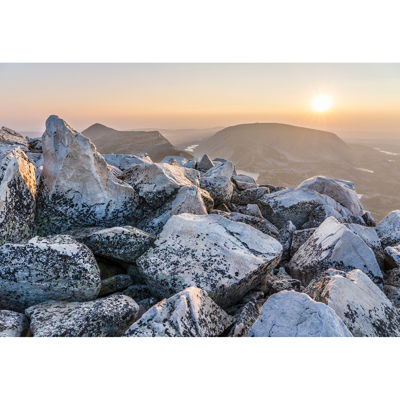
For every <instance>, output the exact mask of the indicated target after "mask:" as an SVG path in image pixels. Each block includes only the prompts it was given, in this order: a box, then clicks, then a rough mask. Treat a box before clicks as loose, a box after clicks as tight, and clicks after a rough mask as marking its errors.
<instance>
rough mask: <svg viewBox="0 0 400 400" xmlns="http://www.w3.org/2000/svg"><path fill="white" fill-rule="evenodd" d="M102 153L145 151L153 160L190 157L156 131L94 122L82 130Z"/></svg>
mask: <svg viewBox="0 0 400 400" xmlns="http://www.w3.org/2000/svg"><path fill="white" fill-rule="evenodd" d="M82 134H83V135H85V136H86V137H88V138H90V139H91V140H92V141H93V142H94V144H95V145H96V148H97V150H98V151H99V152H100V153H103V154H109V153H114V154H126V153H129V154H132V153H139V152H146V153H148V154H149V155H150V157H151V158H152V159H153V161H161V160H162V159H163V158H164V157H165V156H167V155H176V156H181V157H186V158H191V157H192V156H191V155H190V154H189V153H186V152H184V151H182V150H178V149H176V148H175V147H174V146H173V145H172V144H171V143H170V142H169V141H168V140H167V139H166V138H165V137H164V136H163V135H161V133H160V132H158V131H118V130H115V129H112V128H109V127H107V126H105V125H102V124H94V125H92V126H90V127H89V128H87V129H85V130H84V131H82Z"/></svg>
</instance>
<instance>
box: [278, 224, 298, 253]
mask: <svg viewBox="0 0 400 400" xmlns="http://www.w3.org/2000/svg"><path fill="white" fill-rule="evenodd" d="M295 230H296V227H295V226H294V224H293V223H292V221H287V222H286V223H285V225H283V226H282V228H281V229H280V230H279V236H278V240H279V242H280V243H281V245H282V249H283V251H282V260H288V259H289V258H290V246H291V244H292V236H293V232H294V231H295Z"/></svg>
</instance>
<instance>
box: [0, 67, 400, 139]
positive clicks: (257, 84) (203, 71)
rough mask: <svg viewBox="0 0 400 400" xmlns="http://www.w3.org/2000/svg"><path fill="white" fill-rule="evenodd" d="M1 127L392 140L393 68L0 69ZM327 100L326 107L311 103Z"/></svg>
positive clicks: (396, 127) (397, 75)
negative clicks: (296, 133)
mask: <svg viewBox="0 0 400 400" xmlns="http://www.w3.org/2000/svg"><path fill="white" fill-rule="evenodd" d="M0 85H1V87H2V97H1V100H0V124H1V125H4V126H8V127H10V128H12V129H15V130H17V131H22V132H37V133H42V132H43V131H44V123H45V120H46V118H47V117H48V116H49V115H50V114H58V115H60V116H61V117H62V118H64V119H65V120H67V121H69V122H70V124H71V125H72V126H73V127H74V128H75V129H77V130H79V131H82V130H84V129H85V128H87V127H88V126H90V125H92V124H93V123H102V124H104V125H106V126H109V127H112V128H115V129H120V130H129V129H206V128H207V129H210V128H212V127H227V126H231V125H237V124H241V123H252V122H277V123H287V124H292V125H299V126H305V127H309V128H314V129H322V130H328V131H331V132H335V133H337V134H338V135H339V136H341V137H346V138H351V137H352V136H355V137H357V138H359V137H362V136H365V137H371V136H374V135H385V136H393V137H396V136H397V134H398V133H399V132H400V112H399V111H400V96H399V93H400V64H295V63H293V64H0ZM320 93H328V94H329V95H330V96H331V98H332V107H331V108H330V109H329V110H327V111H326V112H321V113H320V112H316V111H315V110H313V109H312V107H311V105H310V104H311V101H312V99H313V98H315V96H317V95H319V94H320Z"/></svg>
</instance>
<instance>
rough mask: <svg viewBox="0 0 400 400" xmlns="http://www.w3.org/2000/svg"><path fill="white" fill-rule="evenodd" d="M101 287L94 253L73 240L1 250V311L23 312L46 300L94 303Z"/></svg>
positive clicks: (35, 240) (49, 240)
mask: <svg viewBox="0 0 400 400" xmlns="http://www.w3.org/2000/svg"><path fill="white" fill-rule="evenodd" d="M100 285H101V280H100V270H99V267H98V266H97V263H96V260H95V258H94V256H93V254H92V252H91V251H90V250H89V249H88V248H87V247H86V246H85V245H83V244H81V243H78V242H77V241H76V240H74V239H73V238H72V237H70V236H66V235H56V236H50V237H48V238H41V237H34V238H33V239H31V240H29V241H28V242H27V243H24V244H12V243H6V244H3V245H2V246H0V308H5V309H9V310H15V311H23V310H25V308H27V307H29V306H32V305H35V304H38V303H42V302H44V301H47V300H67V301H86V300H92V299H94V298H96V297H97V295H98V294H99V291H100Z"/></svg>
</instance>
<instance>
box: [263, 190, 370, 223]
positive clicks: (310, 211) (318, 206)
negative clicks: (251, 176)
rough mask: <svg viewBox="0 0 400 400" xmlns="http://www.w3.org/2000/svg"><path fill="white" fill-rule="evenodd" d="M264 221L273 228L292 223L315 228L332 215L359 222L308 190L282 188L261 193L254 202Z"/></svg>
mask: <svg viewBox="0 0 400 400" xmlns="http://www.w3.org/2000/svg"><path fill="white" fill-rule="evenodd" d="M258 205H259V207H260V209H261V212H262V214H263V216H264V217H265V218H267V219H268V220H269V221H271V222H272V223H273V224H274V225H275V226H276V227H277V228H279V229H280V228H282V226H283V225H284V224H285V222H287V221H292V222H293V224H294V225H296V226H297V228H299V229H301V228H316V227H317V226H319V225H320V224H321V223H322V222H323V221H324V220H325V219H326V218H327V217H330V216H333V217H335V218H336V219H338V220H339V221H340V222H354V221H355V219H357V220H359V221H358V222H361V223H362V218H361V217H358V216H355V215H354V214H352V213H351V212H350V211H349V210H348V209H347V208H345V207H343V206H342V205H341V204H339V203H338V202H337V201H335V200H333V199H332V198H331V197H329V196H327V195H325V194H320V193H318V192H315V191H314V190H308V189H301V188H300V189H285V190H280V191H278V192H274V193H270V194H265V195H264V196H262V197H261V199H259V200H258Z"/></svg>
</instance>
